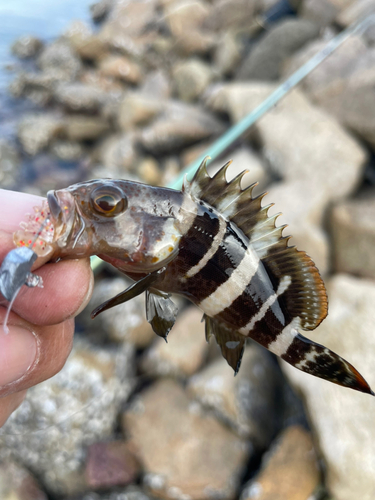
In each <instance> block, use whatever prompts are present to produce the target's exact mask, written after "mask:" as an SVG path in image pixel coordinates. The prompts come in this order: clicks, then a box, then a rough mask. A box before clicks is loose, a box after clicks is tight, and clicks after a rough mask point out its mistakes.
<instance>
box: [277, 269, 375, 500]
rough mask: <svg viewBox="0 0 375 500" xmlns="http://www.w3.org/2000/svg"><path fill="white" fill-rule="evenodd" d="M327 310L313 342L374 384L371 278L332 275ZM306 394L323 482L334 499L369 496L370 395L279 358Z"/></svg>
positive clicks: (373, 466) (372, 472)
mask: <svg viewBox="0 0 375 500" xmlns="http://www.w3.org/2000/svg"><path fill="white" fill-rule="evenodd" d="M328 296H329V314H328V317H327V318H326V319H325V320H324V321H323V323H322V324H321V325H320V326H319V327H318V328H317V330H315V331H314V332H311V334H310V333H309V337H311V338H312V339H313V340H314V341H316V342H321V341H322V339H324V344H325V345H326V346H328V347H329V348H330V349H332V350H334V351H335V352H338V353H339V354H340V355H341V356H343V357H344V358H345V359H347V360H348V361H349V362H350V363H352V364H353V365H354V366H356V367H357V368H359V369H360V371H361V373H362V375H363V376H364V377H365V379H366V380H367V381H368V382H369V384H370V385H371V386H372V387H374V386H375V376H374V370H373V361H374V360H373V352H374V349H375V345H374V335H373V325H374V301H375V285H374V282H373V281H370V280H363V279H362V280H361V279H358V278H353V277H349V276H347V275H336V276H335V277H334V278H332V280H331V281H330V283H329V287H328ZM283 368H284V370H285V372H286V373H287V375H288V377H289V379H290V380H291V381H292V382H293V383H294V384H295V386H296V387H298V389H299V391H300V392H301V393H302V394H303V397H304V399H305V404H306V408H307V411H308V414H309V419H310V422H311V424H312V427H313V429H314V432H315V436H316V438H317V440H318V442H319V449H320V451H321V453H322V455H323V458H324V460H325V464H326V474H325V475H326V485H327V487H328V489H329V491H330V493H331V495H332V497H333V498H335V499H336V500H357V499H358V498H361V500H372V499H373V497H374V493H375V455H374V439H375V422H374V419H373V418H372V411H373V407H374V400H373V398H372V397H371V396H369V395H367V394H361V393H359V392H356V391H351V390H350V389H346V388H343V387H339V386H337V385H335V384H331V383H329V382H327V381H324V380H321V379H317V378H315V377H311V376H310V375H308V374H305V373H302V372H299V371H298V370H296V369H294V368H293V367H290V366H289V365H288V366H287V365H286V363H284V362H283Z"/></svg>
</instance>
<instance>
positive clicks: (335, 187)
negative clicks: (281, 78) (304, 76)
mask: <svg viewBox="0 0 375 500" xmlns="http://www.w3.org/2000/svg"><path fill="white" fill-rule="evenodd" d="M274 89H275V87H274V86H273V85H266V84H260V83H259V84H258V83H234V84H228V85H226V86H224V87H222V88H221V89H219V90H218V91H217V93H216V95H214V96H211V105H212V106H213V107H214V108H215V106H216V105H217V102H218V101H219V103H220V102H221V104H220V105H221V106H222V107H224V108H226V109H227V110H228V112H229V114H230V116H231V119H232V122H237V121H239V120H241V119H242V118H244V117H245V116H246V115H247V114H248V113H250V112H251V111H252V110H253V109H255V107H256V106H257V105H258V104H260V103H261V102H262V101H263V100H264V99H265V98H266V97H267V96H268V95H269V94H270V93H271V92H272V91H273V90H274ZM215 101H216V104H215ZM254 130H255V133H256V134H257V137H258V140H259V141H260V143H261V145H262V147H263V152H264V154H265V155H266V158H267V160H268V161H269V163H270V165H271V167H272V169H273V170H274V171H275V173H276V174H277V175H278V176H281V177H282V178H283V179H284V180H285V181H290V182H295V181H304V182H306V183H308V185H309V186H310V192H311V193H312V194H313V195H314V196H317V197H320V193H323V194H324V195H325V196H326V199H327V201H328V200H329V201H331V200H337V199H340V198H342V197H344V196H347V195H348V194H350V193H351V192H353V190H354V189H355V188H356V187H357V186H358V183H359V182H360V180H361V176H362V171H363V166H364V162H365V160H366V152H365V150H364V148H362V147H361V145H360V144H359V143H358V142H357V141H356V140H355V139H354V138H352V137H351V136H350V135H349V134H348V133H347V132H346V131H345V130H344V129H343V128H342V127H341V126H340V125H339V124H338V123H337V122H336V120H335V119H334V118H332V117H330V116H328V115H327V114H326V113H324V112H323V111H321V110H320V109H318V108H316V107H315V106H313V105H311V103H310V102H309V101H308V100H307V99H306V97H305V96H304V95H303V94H302V92H301V91H299V90H296V89H295V90H293V91H292V92H291V93H290V94H288V95H287V96H286V97H285V98H284V99H283V100H282V101H281V102H279V103H278V104H277V105H276V106H275V107H274V108H273V109H271V110H270V111H268V113H267V114H266V115H265V116H263V117H262V118H261V119H260V120H258V121H257V123H256V124H255V125H254ZM324 208H325V207H324V205H323V206H321V209H324Z"/></svg>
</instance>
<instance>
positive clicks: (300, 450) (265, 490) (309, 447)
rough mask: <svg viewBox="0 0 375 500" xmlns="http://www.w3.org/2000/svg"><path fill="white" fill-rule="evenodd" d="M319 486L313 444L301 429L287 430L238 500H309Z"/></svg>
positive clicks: (290, 428) (310, 438)
mask: <svg viewBox="0 0 375 500" xmlns="http://www.w3.org/2000/svg"><path fill="white" fill-rule="evenodd" d="M319 483H320V474H319V466H318V460H317V456H316V453H315V450H314V445H313V440H312V437H311V435H310V433H309V432H307V431H306V430H304V429H303V428H302V427H297V426H294V427H289V428H287V429H286V430H284V431H283V433H282V434H281V435H280V436H279V438H278V440H277V441H276V443H274V444H273V446H272V448H271V449H270V450H269V451H268V452H267V455H266V457H265V459H264V460H263V463H262V466H261V470H260V472H259V473H258V474H257V476H256V477H255V478H254V479H252V480H251V481H250V482H249V483H248V484H247V485H246V486H245V488H244V490H243V491H242V493H241V496H240V499H241V500H271V499H276V498H277V499H278V500H306V499H310V498H311V499H312V498H313V493H314V491H315V490H316V488H317V486H318V485H319Z"/></svg>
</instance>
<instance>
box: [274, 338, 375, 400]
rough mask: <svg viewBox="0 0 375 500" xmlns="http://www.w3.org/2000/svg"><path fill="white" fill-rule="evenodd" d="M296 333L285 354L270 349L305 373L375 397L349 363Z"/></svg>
mask: <svg viewBox="0 0 375 500" xmlns="http://www.w3.org/2000/svg"><path fill="white" fill-rule="evenodd" d="M294 332H295V333H296V334H295V336H294V338H293V340H292V342H291V343H290V344H289V346H288V348H287V349H286V350H284V352H283V353H281V352H276V351H277V346H276V345H275V346H274V347H275V348H276V349H273V348H272V347H273V346H272V345H271V346H268V348H269V349H270V350H271V351H272V352H275V354H278V355H279V356H280V357H281V358H282V359H284V360H285V361H287V362H288V363H289V364H291V365H292V366H294V367H295V368H298V369H299V370H302V371H303V372H306V373H309V374H310V375H314V376H315V377H320V378H323V379H325V380H328V381H330V382H333V383H334V384H338V385H341V386H344V387H349V388H350V389H354V390H356V391H360V392H364V393H366V394H372V395H373V396H375V394H374V392H373V391H372V390H371V388H370V386H369V385H368V383H367V382H366V380H365V379H364V378H363V377H362V375H361V374H360V373H359V372H358V370H357V369H356V368H354V366H352V365H351V364H350V363H349V362H348V361H346V360H345V359H343V358H342V357H341V356H339V355H338V354H336V353H335V352H333V351H331V350H330V349H328V348H327V347H325V346H322V345H320V344H317V343H316V342H313V341H312V340H310V339H308V338H306V337H304V336H303V335H301V334H300V333H299V332H298V331H297V330H295V329H294Z"/></svg>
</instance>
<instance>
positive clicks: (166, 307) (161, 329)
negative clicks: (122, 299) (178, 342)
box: [146, 290, 178, 341]
mask: <svg viewBox="0 0 375 500" xmlns="http://www.w3.org/2000/svg"><path fill="white" fill-rule="evenodd" d="M177 313H178V307H177V306H176V305H175V304H174V302H172V300H171V299H170V298H169V295H168V294H167V293H164V292H160V291H156V290H153V291H147V292H146V317H147V321H148V322H149V323H150V325H151V326H152V329H153V330H154V332H155V333H156V334H157V335H159V337H162V338H163V339H164V340H165V341H167V336H168V333H169V332H170V331H171V329H172V327H173V325H174V323H175V321H176V317H177Z"/></svg>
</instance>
